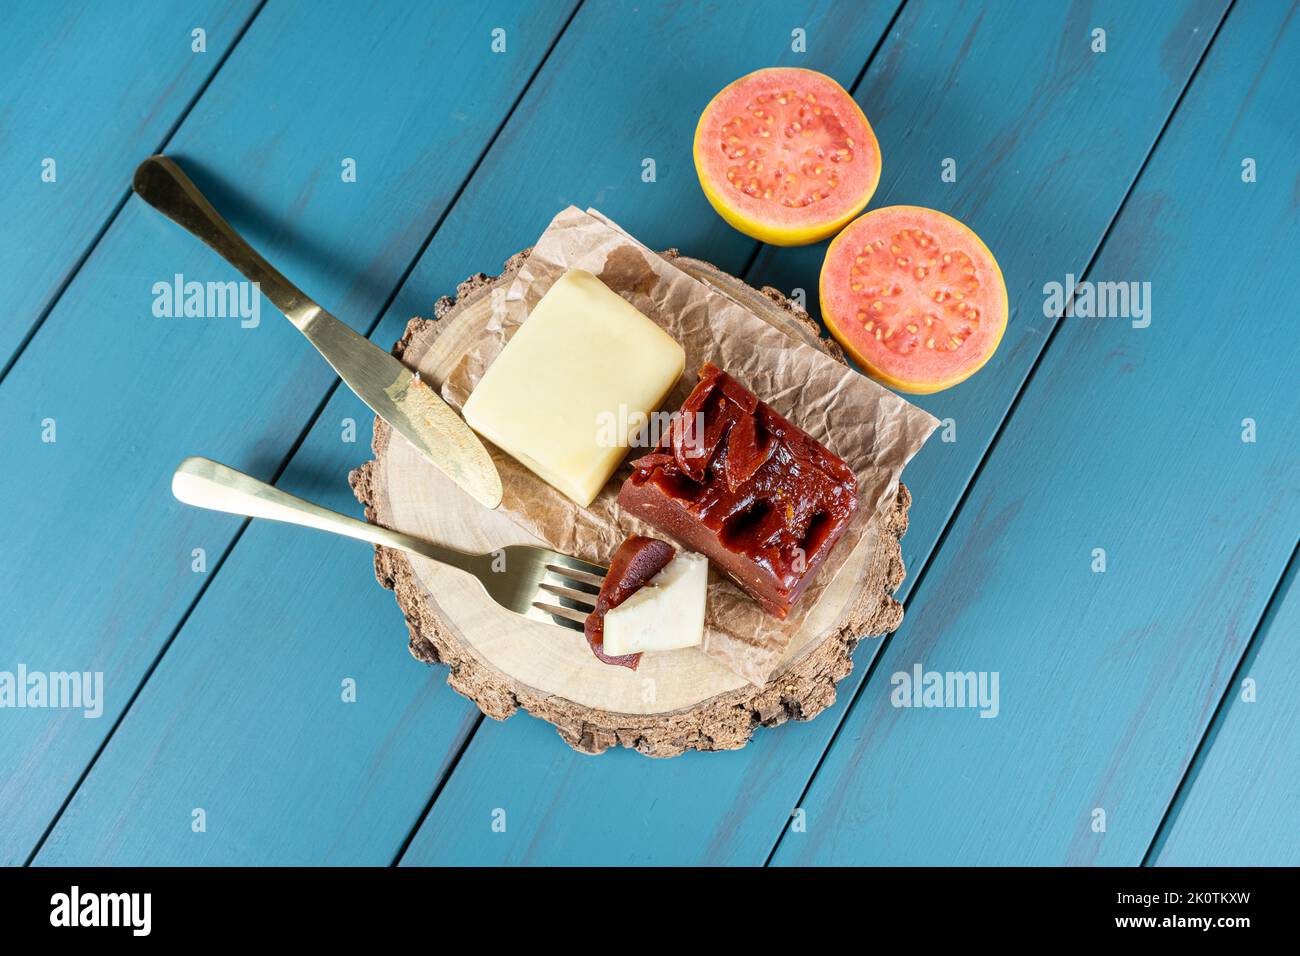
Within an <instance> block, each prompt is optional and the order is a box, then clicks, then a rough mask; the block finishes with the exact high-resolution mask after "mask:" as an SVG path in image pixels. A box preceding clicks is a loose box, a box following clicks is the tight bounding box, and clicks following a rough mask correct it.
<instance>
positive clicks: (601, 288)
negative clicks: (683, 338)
mask: <svg viewBox="0 0 1300 956" xmlns="http://www.w3.org/2000/svg"><path fill="white" fill-rule="evenodd" d="M685 365H686V353H685V351H684V350H683V349H682V347H681V345H680V344H678V342H677V341H676V340H674V339H673V338H672V336H670V335H669V334H668V333H667V332H665V331H664V330H663V329H661V328H659V326H657V325H655V323H654V322H652V321H650V320H649V319H647V318H646V317H645V316H644V315H642V314H641V313H640V312H638V311H637V309H636V308H635V307H634V306H632V305H630V304H629V303H628V302H626V301H625V300H624V299H623V298H621V297H620V296H619V295H618V294H617V293H615V292H613V291H611V290H610V289H609V287H608V286H606V285H605V283H603V282H601V281H600V280H599V279H598V278H596V277H595V276H594V275H592V274H591V273H590V272H583V271H582V270H580V269H571V270H570V271H568V272H566V273H565V274H564V275H563V276H561V277H560V278H559V279H558V280H557V281H556V282H555V284H554V285H552V286H551V288H550V289H549V290H548V291H547V293H546V294H545V295H544V296H542V299H541V301H540V302H538V303H537V305H536V306H535V307H534V308H533V311H532V313H531V314H529V316H528V318H527V319H526V320H525V321H524V323H523V324H522V325H520V326H519V328H518V329H517V330H516V331H515V334H514V337H513V338H511V339H510V341H509V342H507V343H506V347H505V348H504V349H502V350H501V353H500V354H499V355H498V356H497V357H496V360H495V361H493V363H492V364H491V366H489V368H488V370H487V371H486V372H485V373H484V374H483V378H482V379H481V380H480V381H479V383H478V385H477V386H476V387H475V389H474V391H473V392H472V393H471V394H470V397H469V400H468V401H466V403H465V421H467V422H469V425H470V427H471V428H473V429H474V430H475V431H476V432H478V433H479V434H481V435H483V436H484V437H485V438H487V439H488V440H490V441H491V442H493V443H494V444H496V445H497V446H498V447H500V448H501V449H502V450H503V451H505V452H507V453H508V454H509V455H510V456H511V457H513V458H515V459H516V460H518V461H519V462H521V463H522V464H524V465H526V466H527V467H528V468H529V469H530V470H531V471H533V472H534V473H535V474H536V475H538V477H540V478H542V479H543V480H544V481H546V482H547V483H548V484H550V485H552V486H553V487H555V488H557V489H559V490H560V491H562V492H563V493H564V494H566V495H568V496H569V497H570V498H572V499H573V500H574V501H576V502H577V503H578V504H580V505H582V506H583V507H586V506H587V505H589V504H591V502H592V499H594V498H595V497H596V495H597V494H598V493H599V492H600V489H601V488H602V487H603V486H604V484H605V482H606V481H608V480H609V476H610V475H612V474H613V473H614V469H616V468H617V467H618V465H619V462H621V461H622V460H623V457H624V456H625V455H626V454H627V451H628V444H629V439H630V438H631V436H632V434H633V433H634V432H636V431H637V429H638V428H639V427H641V426H642V425H643V424H644V422H645V416H646V415H648V414H649V413H650V412H652V411H654V410H655V409H657V408H658V407H659V405H660V404H661V403H662V402H663V400H664V398H665V397H666V396H667V394H668V392H669V390H670V389H671V388H672V387H673V385H675V384H676V382H677V380H678V378H680V377H681V374H682V369H683V368H684V367H685Z"/></svg>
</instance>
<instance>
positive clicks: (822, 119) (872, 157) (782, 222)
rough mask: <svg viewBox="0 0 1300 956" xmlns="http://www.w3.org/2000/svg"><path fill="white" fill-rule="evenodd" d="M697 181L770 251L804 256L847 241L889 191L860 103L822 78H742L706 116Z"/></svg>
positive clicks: (765, 73) (698, 142) (699, 137)
mask: <svg viewBox="0 0 1300 956" xmlns="http://www.w3.org/2000/svg"><path fill="white" fill-rule="evenodd" d="M694 153H695V171H696V172H697V173H698V174H699V177H700V185H701V186H702V187H703V188H704V195H705V196H707V197H708V200H709V202H710V203H712V205H713V208H714V209H716V210H717V211H718V214H719V215H720V216H722V218H723V219H725V220H727V222H729V223H730V224H731V225H732V226H734V227H735V228H737V229H739V230H740V231H741V232H743V233H745V235H747V236H753V237H754V238H755V239H760V240H762V241H763V242H770V243H772V244H773V245H778V246H802V245H806V244H808V243H810V242H817V241H818V240H821V239H825V238H826V237H827V236H830V235H833V234H834V233H836V232H837V231H839V230H840V229H841V228H842V227H843V226H844V224H845V223H846V222H848V221H849V220H850V219H852V218H853V217H854V216H856V215H857V214H858V213H860V212H861V211H862V210H863V208H864V207H865V206H866V205H867V201H868V200H870V199H871V194H872V193H874V192H875V191H876V184H877V183H879V182H880V146H879V144H878V143H877V142H876V134H875V133H873V132H872V130H871V124H870V123H868V122H867V118H866V116H864V115H863V113H862V110H860V109H859V108H858V104H857V103H855V102H854V101H853V97H851V96H849V94H848V93H847V92H846V91H845V89H844V87H842V86H840V85H839V84H838V83H836V82H835V81H834V80H833V79H831V78H830V77H829V76H826V75H825V74H824V73H817V72H815V71H813V70H800V69H795V68H793V67H771V68H769V69H765V70H758V71H757V72H754V73H750V74H749V75H747V76H742V77H741V78H740V79H738V80H736V81H735V82H734V83H732V84H731V85H730V86H727V87H726V88H725V89H723V90H722V92H720V93H719V94H718V95H717V96H715V97H714V98H713V99H712V100H711V101H710V102H709V105H708V106H706V107H705V108H704V113H703V114H702V115H701V116H700V122H699V124H698V125H697V126H696V127H695V150H694Z"/></svg>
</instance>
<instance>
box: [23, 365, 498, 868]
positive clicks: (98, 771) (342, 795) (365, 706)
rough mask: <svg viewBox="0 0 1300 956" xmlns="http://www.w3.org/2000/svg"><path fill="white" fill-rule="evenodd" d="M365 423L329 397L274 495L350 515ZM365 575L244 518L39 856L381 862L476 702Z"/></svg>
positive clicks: (288, 534)
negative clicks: (455, 688)
mask: <svg viewBox="0 0 1300 956" xmlns="http://www.w3.org/2000/svg"><path fill="white" fill-rule="evenodd" d="M370 417H371V415H370V412H369V411H368V410H367V409H366V408H365V406H364V405H362V404H361V402H360V401H359V400H358V399H357V398H356V396H354V395H353V394H352V393H351V392H350V391H349V390H347V389H342V390H341V391H340V392H338V393H336V394H335V397H334V398H333V400H331V402H330V404H329V406H328V410H327V412H326V413H325V415H324V417H323V419H322V425H321V427H319V428H317V429H315V430H313V432H312V433H311V435H310V436H309V437H308V439H307V441H306V442H305V443H304V444H303V446H302V447H301V449H299V451H298V452H297V453H296V454H295V455H294V458H293V462H292V464H291V465H290V467H289V468H288V469H287V470H286V471H285V474H284V475H283V476H282V477H281V480H280V482H279V483H280V485H281V486H282V487H284V488H286V489H287V490H290V491H293V492H296V493H298V494H300V495H303V496H305V497H308V498H310V499H311V500H313V501H317V502H320V503H321V504H323V505H325V506H326V507H328V508H332V509H334V510H336V511H342V512H344V513H350V512H355V511H356V510H357V503H356V499H355V498H353V497H352V494H351V492H350V490H349V488H348V484H347V471H348V469H349V468H350V467H352V466H353V465H355V464H356V462H357V460H358V457H359V456H360V455H361V454H362V453H363V450H364V447H365V442H366V432H367V430H368V429H367V425H366V423H367V422H368V421H369V420H370ZM345 419H350V420H351V421H352V422H353V423H355V424H356V425H359V428H356V429H355V430H356V431H358V432H360V436H361V437H360V439H359V441H358V442H356V443H351V444H349V443H347V442H346V441H345V440H344V439H345V438H346V437H348V435H347V433H346V431H345V429H346V428H347V423H346V421H345ZM159 505H160V507H163V508H165V510H166V511H167V512H169V513H170V516H171V518H172V520H180V519H181V514H180V512H181V511H182V510H183V508H184V506H183V505H181V504H179V503H177V502H169V503H166V504H163V503H162V502H160V503H159ZM224 520H225V522H226V524H227V525H228V526H230V527H234V526H237V524H238V521H237V519H234V518H226V519H224ZM373 578H374V566H373V552H372V550H371V549H370V548H369V547H367V546H365V545H363V544H360V543H358V542H355V541H348V540H345V539H342V538H337V537H333V536H326V535H321V534H317V533H314V532H311V531H305V530H303V529H301V528H294V527H290V526H287V525H279V524H274V523H272V522H254V523H253V524H252V525H251V526H250V527H249V528H248V529H247V530H246V531H245V532H244V534H243V535H242V536H241V538H240V540H239V542H238V544H237V546H236V548H235V549H234V551H233V553H232V557H231V558H230V559H229V560H228V561H227V562H226V565H225V566H224V567H223V568H222V570H221V573H220V574H219V575H217V577H216V579H215V580H214V581H213V583H212V586H211V587H210V588H209V590H208V591H207V593H206V594H205V595H204V597H203V600H202V601H201V602H200V603H199V605H198V607H197V608H196V609H195V611H194V613H193V615H192V616H191V617H190V619H189V620H188V621H187V622H186V625H185V627H184V628H183V629H182V630H181V632H180V634H179V636H178V637H177V639H176V641H175V642H174V643H173V645H172V646H171V647H170V648H169V650H168V652H167V654H166V655H165V656H164V657H163V659H162V661H161V662H160V664H159V666H158V669H157V670H156V671H154V673H153V674H152V675H150V677H149V681H148V683H147V684H146V685H145V687H144V690H143V691H142V693H141V695H140V697H139V698H138V699H137V700H136V702H135V703H134V704H133V705H132V707H131V710H130V712H129V713H128V714H127V716H126V718H125V720H124V721H123V723H122V725H121V726H120V727H119V728H118V730H117V733H115V734H114V735H113V738H112V740H111V741H110V742H109V744H108V747H107V748H106V750H105V752H104V753H103V754H102V755H101V757H100V759H99V760H98V761H97V762H96V764H95V766H94V769H93V770H92V771H91V773H90V774H89V776H88V777H87V779H86V781H85V782H84V783H83V785H82V786H81V788H80V789H79V790H78V792H77V794H76V796H75V798H74V799H73V800H72V802H71V803H70V804H69V806H68V809H67V810H66V812H65V813H64V814H63V816H62V817H61V818H60V820H59V823H58V825H57V826H56V827H55V828H54V830H53V832H52V833H51V835H50V838H49V839H48V840H47V841H46V843H45V845H44V847H43V848H42V850H41V853H40V854H39V855H38V856H37V858H36V863H37V864H38V865H46V864H76V865H86V864H93V865H130V864H149V865H156V866H188V865H210V866H225V865H250V864H276V865H320V864H325V865H334V864H354V865H355V864H359V865H368V866H384V865H387V864H389V863H391V862H392V860H393V858H394V856H395V854H396V852H397V848H398V847H400V846H401V844H402V841H403V840H405V838H406V836H407V834H408V833H409V832H410V829H411V826H412V825H413V823H414V821H415V820H417V819H419V816H420V813H421V812H423V810H424V807H425V805H426V804H427V803H428V800H429V794H430V793H431V792H432V788H433V786H434V783H435V782H436V781H437V780H438V779H440V778H441V776H442V775H443V774H444V773H445V772H446V769H447V767H448V765H449V763H450V762H451V760H452V759H453V757H454V756H455V753H456V751H457V749H459V746H460V742H461V740H462V739H463V737H464V735H465V734H466V733H468V732H469V730H470V729H471V728H472V727H473V726H474V724H475V723H476V722H477V719H478V710H477V709H476V708H474V707H473V706H472V705H470V704H469V703H467V702H466V701H465V700H464V699H463V698H461V697H460V696H458V695H457V694H455V693H454V692H452V691H451V689H450V688H448V687H446V686H445V685H444V682H443V679H442V675H441V674H439V673H437V672H435V671H431V670H430V669H428V668H426V667H422V666H420V665H418V664H416V663H415V662H414V661H412V660H411V658H410V657H409V656H408V655H407V654H406V653H405V652H404V649H403V646H402V641H401V639H400V638H401V636H402V635H403V634H404V633H405V628H404V626H403V622H402V615H401V612H400V611H399V610H398V608H397V607H396V605H395V603H394V602H393V599H392V595H391V594H390V593H389V592H387V591H384V590H381V589H380V588H379V587H377V586H373ZM368 585H370V586H368ZM348 681H351V682H352V684H351V685H346V684H345V682H348ZM350 687H351V688H355V695H354V697H353V700H351V701H349V700H347V699H346V695H347V692H348V690H349V689H350ZM196 811H201V812H202V823H203V827H204V829H203V830H202V831H201V832H195V830H194V820H195V812H196Z"/></svg>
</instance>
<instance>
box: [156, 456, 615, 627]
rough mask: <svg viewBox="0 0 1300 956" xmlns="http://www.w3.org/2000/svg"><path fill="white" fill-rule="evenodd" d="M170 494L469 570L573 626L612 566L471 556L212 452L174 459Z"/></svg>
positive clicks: (542, 617) (533, 614) (527, 612)
mask: <svg viewBox="0 0 1300 956" xmlns="http://www.w3.org/2000/svg"><path fill="white" fill-rule="evenodd" d="M172 494H173V495H175V496H176V497H177V499H179V500H180V501H183V502H185V504H187V505H194V506H195V507H198V508H207V509H209V510H212V511H224V512H226V513H228V514H236V515H245V516H247V517H249V518H269V519H270V520H272V521H285V522H288V523H290V524H297V525H302V526H303V527H307V528H316V529H317V530H320V531H330V532H333V533H334V534H341V535H344V536H346V537H349V538H357V539H358V540H361V541H369V542H370V543H371V544H378V545H383V546H384V547H388V548H397V549H398V550H400V551H407V552H410V553H411V554H418V555H422V556H424V557H426V558H431V559H433V560H434V561H438V562H440V563H442V564H448V565H451V566H452V567H454V568H459V569H460V570H462V571H465V572H467V573H469V574H472V575H473V576H474V577H475V578H477V579H478V582H479V583H480V584H481V585H483V590H484V591H486V592H487V594H488V597H490V598H492V600H494V601H496V602H497V604H500V605H501V606H502V607H503V608H505V609H506V610H508V611H513V612H514V613H516V614H522V615H523V616H524V617H527V618H531V619H533V620H536V621H542V622H544V623H547V624H557V625H559V626H561V627H567V628H571V629H572V630H575V631H581V630H582V629H583V623H584V622H585V621H586V619H587V615H588V614H589V613H590V612H591V610H592V609H593V608H594V607H595V605H596V595H597V593H598V592H599V591H600V585H601V582H602V581H604V579H605V575H606V573H607V572H608V570H609V569H608V568H602V567H601V566H600V565H598V564H591V563H590V562H587V561H580V560H578V559H577V558H573V557H570V556H569V555H567V554H561V553H560V552H558V551H552V550H551V549H549V548H537V547H533V546H532V545H526V544H512V545H508V546H507V547H504V548H500V549H498V550H496V551H493V552H491V553H489V554H467V553H466V552H464V551H457V550H456V549H455V548H448V547H445V546H443V545H440V544H434V543H432V542H430V541H422V540H420V539H419V538H414V537H412V536H411V535H409V534H403V533H401V532H400V531H392V530H389V529H388V528H381V527H379V526H378V525H373V524H368V523H366V522H365V521H358V520H357V519H356V518H349V517H348V516H347V515H342V514H339V513H338V512H335V511H330V510H328V509H327V508H322V507H321V506H320V505H315V504H312V503H311V502H310V501H304V500H303V499H302V498H297V497H294V496H293V495H291V494H288V493H287V492H284V491H281V490H280V489H279V488H276V487H274V486H272V485H268V484H267V483H266V482H264V481H258V480H257V479H256V478H254V477H253V476H252V475H246V474H244V473H243V472H242V471H236V470H235V469H234V468H231V467H229V466H227V465H223V464H221V463H220V462H216V461H213V460H212V459H210V458H198V457H192V458H186V459H185V460H184V461H182V462H181V463H180V464H179V465H177V466H176V472H175V474H174V475H172Z"/></svg>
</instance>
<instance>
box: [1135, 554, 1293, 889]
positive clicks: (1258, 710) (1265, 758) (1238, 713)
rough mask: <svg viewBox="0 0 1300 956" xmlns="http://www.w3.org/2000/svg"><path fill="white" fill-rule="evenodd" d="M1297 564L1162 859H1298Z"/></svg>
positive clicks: (1176, 812)
mask: <svg viewBox="0 0 1300 956" xmlns="http://www.w3.org/2000/svg"><path fill="white" fill-rule="evenodd" d="M1297 569H1300V562H1297V561H1296V560H1294V559H1292V562H1291V569H1290V571H1289V572H1288V574H1287V576H1286V577H1285V579H1284V580H1283V582H1282V585H1281V588H1280V591H1279V594H1278V597H1277V598H1275V599H1274V606H1273V607H1272V608H1270V610H1269V613H1268V615H1267V616H1266V617H1265V619H1264V621H1263V623H1262V624H1261V626H1260V632H1259V634H1258V635H1257V636H1256V637H1255V640H1254V642H1253V643H1252V645H1251V650H1250V654H1249V656H1248V657H1247V659H1246V661H1245V662H1244V666H1243V668H1242V670H1241V677H1240V680H1239V681H1237V683H1236V684H1234V685H1232V686H1231V687H1229V689H1228V701H1227V707H1226V709H1225V711H1224V713H1223V714H1221V715H1220V717H1221V719H1219V720H1218V721H1216V725H1215V727H1214V728H1213V729H1212V730H1211V731H1210V735H1209V739H1208V740H1207V741H1206V743H1205V744H1204V745H1203V749H1202V753H1201V754H1200V756H1199V757H1198V759H1197V762H1196V764H1195V765H1193V768H1192V770H1191V772H1190V780H1189V782H1188V783H1187V784H1185V785H1184V790H1185V792H1184V793H1183V794H1182V798H1181V799H1180V800H1179V801H1178V802H1177V803H1176V804H1175V806H1174V808H1173V810H1172V812H1171V815H1170V820H1169V821H1167V823H1166V826H1165V827H1164V833H1163V839H1162V840H1161V841H1160V843H1158V844H1157V848H1156V852H1155V853H1154V854H1153V860H1154V862H1155V863H1156V864H1157V865H1158V866H1297V865H1300V699H1298V698H1297V697H1296V693H1295V688H1296V687H1298V686H1300V588H1297V587H1296V586H1295V582H1296V574H1297ZM1247 682H1249V684H1247Z"/></svg>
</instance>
